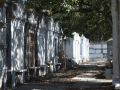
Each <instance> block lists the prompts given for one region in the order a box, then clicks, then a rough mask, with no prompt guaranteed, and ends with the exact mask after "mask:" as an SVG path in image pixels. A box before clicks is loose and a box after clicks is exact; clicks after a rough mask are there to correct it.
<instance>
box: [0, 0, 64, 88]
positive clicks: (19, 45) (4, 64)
mask: <svg viewBox="0 0 120 90" xmlns="http://www.w3.org/2000/svg"><path fill="white" fill-rule="evenodd" d="M13 1H14V0H13ZM62 35H63V32H62V29H61V28H60V25H59V23H58V22H57V21H54V20H53V18H49V17H44V16H43V15H40V16H37V15H36V14H35V13H34V11H33V10H32V9H29V10H25V9H24V8H23V4H22V1H20V0H18V1H17V0H16V1H15V2H12V0H10V1H8V2H5V3H4V0H3V1H0V88H2V87H4V88H5V87H6V85H10V86H12V87H15V86H16V84H17V83H23V82H24V81H25V80H26V79H27V80H29V79H30V78H31V77H35V76H37V75H39V76H41V75H45V74H46V73H49V72H50V71H51V72H54V71H56V70H57V66H59V64H60V63H58V51H60V49H61V47H62ZM50 62H52V64H53V66H52V68H50V67H49V66H50V64H51V63H50Z"/></svg>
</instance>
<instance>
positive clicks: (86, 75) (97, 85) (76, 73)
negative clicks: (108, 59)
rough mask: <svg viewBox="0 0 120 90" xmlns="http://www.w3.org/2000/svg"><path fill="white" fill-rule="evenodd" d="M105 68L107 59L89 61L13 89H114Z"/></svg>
mask: <svg viewBox="0 0 120 90" xmlns="http://www.w3.org/2000/svg"><path fill="white" fill-rule="evenodd" d="M104 70H105V61H102V60H96V61H89V62H87V63H82V64H81V65H79V66H74V67H73V68H69V69H68V70H66V71H58V72H55V73H52V74H48V75H45V76H43V77H37V78H34V79H32V80H31V81H29V82H28V83H24V84H23V85H20V86H17V87H16V88H15V89H13V90H114V87H113V86H112V80H111V79H108V80H107V79H105V77H104V75H103V74H104ZM9 90H10V89H9Z"/></svg>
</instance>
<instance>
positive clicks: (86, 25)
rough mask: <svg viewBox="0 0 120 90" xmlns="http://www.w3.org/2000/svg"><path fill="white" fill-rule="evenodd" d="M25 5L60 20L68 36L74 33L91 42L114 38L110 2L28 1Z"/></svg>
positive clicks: (81, 0) (80, 0)
mask: <svg viewBox="0 0 120 90" xmlns="http://www.w3.org/2000/svg"><path fill="white" fill-rule="evenodd" d="M25 5H26V7H27V8H34V9H35V10H36V12H37V13H38V14H39V13H41V14H44V15H46V16H52V17H53V18H54V19H55V20H59V21H60V23H61V24H62V28H63V30H64V34H65V35H66V36H71V33H72V32H74V31H76V32H78V33H80V35H81V34H84V35H85V36H86V37H87V38H89V39H90V40H91V41H100V40H107V39H108V38H110V37H111V36H112V18H111V3H110V0H27V1H26V2H25Z"/></svg>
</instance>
